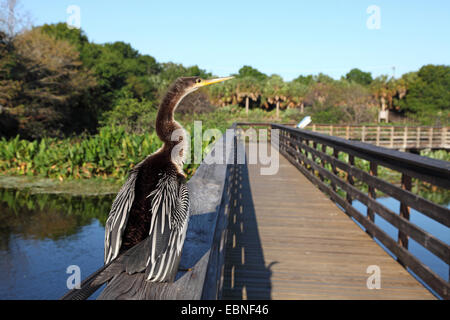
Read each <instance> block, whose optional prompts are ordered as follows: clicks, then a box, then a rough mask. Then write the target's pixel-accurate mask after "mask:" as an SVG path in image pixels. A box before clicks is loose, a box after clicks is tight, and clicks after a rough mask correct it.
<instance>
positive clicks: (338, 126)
mask: <svg viewBox="0 0 450 320" xmlns="http://www.w3.org/2000/svg"><path fill="white" fill-rule="evenodd" d="M312 126H316V127H334V128H346V127H350V128H362V127H366V128H378V127H380V128H402V129H403V128H426V129H431V128H433V129H442V128H448V129H450V127H449V126H421V125H407V124H405V125H398V124H395V125H391V124H379V125H377V124H327V123H315V124H312V125H311V126H310V127H312ZM310 127H308V128H310Z"/></svg>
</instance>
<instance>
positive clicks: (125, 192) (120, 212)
mask: <svg viewBox="0 0 450 320" xmlns="http://www.w3.org/2000/svg"><path fill="white" fill-rule="evenodd" d="M143 162H144V161H142V162H140V163H139V164H138V165H136V166H135V167H134V168H133V170H131V171H130V174H129V176H128V179H127V181H126V182H125V184H124V185H123V186H122V188H121V189H120V191H119V193H118V194H117V196H116V199H115V200H114V202H113V204H112V206H111V211H110V212H109V216H108V219H107V220H106V225H105V264H108V263H109V262H111V261H112V260H114V259H115V258H116V257H117V255H118V254H119V251H120V246H121V245H122V235H123V232H124V230H125V227H126V225H127V221H128V216H129V213H130V210H131V206H132V205H133V201H134V196H135V191H134V187H135V184H136V179H137V176H138V172H139V168H140V166H141V165H142V163H143Z"/></svg>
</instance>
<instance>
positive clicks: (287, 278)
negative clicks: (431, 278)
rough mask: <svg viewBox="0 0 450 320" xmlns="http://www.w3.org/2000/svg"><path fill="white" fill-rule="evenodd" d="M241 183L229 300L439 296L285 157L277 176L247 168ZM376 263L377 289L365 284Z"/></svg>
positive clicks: (230, 245) (233, 223) (232, 229)
mask: <svg viewBox="0 0 450 320" xmlns="http://www.w3.org/2000/svg"><path fill="white" fill-rule="evenodd" d="M272 152H276V151H273V149H272ZM236 179H237V180H238V181H239V182H240V183H239V185H238V188H239V190H238V192H239V194H241V195H242V197H240V198H239V199H238V200H237V202H236V204H235V206H234V207H233V208H231V211H230V216H229V224H228V226H229V228H228V230H229V234H228V237H227V239H228V241H227V251H226V263H225V278H224V290H223V296H222V297H223V298H224V299H433V298H434V296H433V295H432V294H431V293H430V292H429V291H428V290H427V289H425V288H424V287H423V286H422V285H421V284H420V283H419V282H418V281H417V280H415V279H414V278H413V277H412V276H411V275H410V274H409V273H408V272H407V271H406V270H405V269H404V268H403V267H402V266H401V265H400V264H398V263H397V262H396V261H395V260H394V259H393V258H392V257H391V256H389V255H388V254H387V253H386V252H385V251H384V250H383V249H382V248H381V247H380V246H379V245H377V244H376V243H375V242H374V241H373V240H372V239H371V238H370V237H369V236H368V235H367V234H366V233H365V232H364V231H363V230H362V229H360V228H359V227H358V226H357V225H356V224H355V222H353V221H352V220H351V219H349V217H348V216H347V215H346V214H345V213H344V212H343V211H342V210H340V209H339V208H338V207H337V206H336V205H335V204H334V203H333V202H332V201H330V200H329V199H328V198H327V197H326V196H325V195H324V194H323V193H322V192H321V191H320V190H319V189H317V188H316V187H315V186H314V185H313V184H312V183H311V182H310V181H308V179H306V177H305V176H304V175H303V174H302V173H301V172H299V171H298V170H297V169H296V168H295V167H294V166H293V165H292V164H290V163H289V162H288V161H287V159H285V158H284V157H282V156H281V157H280V169H279V172H278V173H277V174H276V175H273V176H262V175H261V174H260V165H257V164H256V165H252V164H249V165H248V166H245V165H241V166H238V168H237V170H236ZM274 199H276V200H275V201H274ZM371 265H377V266H379V267H380V269H381V289H379V290H377V289H373V290H369V289H368V288H367V286H366V282H367V279H368V277H369V276H370V274H368V273H366V270H367V267H369V266H371Z"/></svg>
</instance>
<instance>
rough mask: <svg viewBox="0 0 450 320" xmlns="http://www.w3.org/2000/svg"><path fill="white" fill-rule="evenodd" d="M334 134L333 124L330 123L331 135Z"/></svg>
mask: <svg viewBox="0 0 450 320" xmlns="http://www.w3.org/2000/svg"><path fill="white" fill-rule="evenodd" d="M332 135H333V125H330V136H332Z"/></svg>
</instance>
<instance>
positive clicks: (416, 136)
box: [306, 124, 450, 150]
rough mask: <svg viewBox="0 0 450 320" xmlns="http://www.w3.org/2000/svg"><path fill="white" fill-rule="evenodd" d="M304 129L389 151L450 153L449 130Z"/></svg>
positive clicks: (335, 127) (388, 128)
mask: <svg viewBox="0 0 450 320" xmlns="http://www.w3.org/2000/svg"><path fill="white" fill-rule="evenodd" d="M306 129H308V130H311V131H313V132H319V133H323V134H327V135H330V136H335V137H341V138H344V139H347V140H355V141H362V142H366V143H370V144H374V145H376V146H380V147H385V148H389V149H403V150H406V149H416V150H421V149H450V129H449V128H448V127H412V126H374V125H369V126H358V125H328V124H312V125H310V126H308V127H307V128H306Z"/></svg>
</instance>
